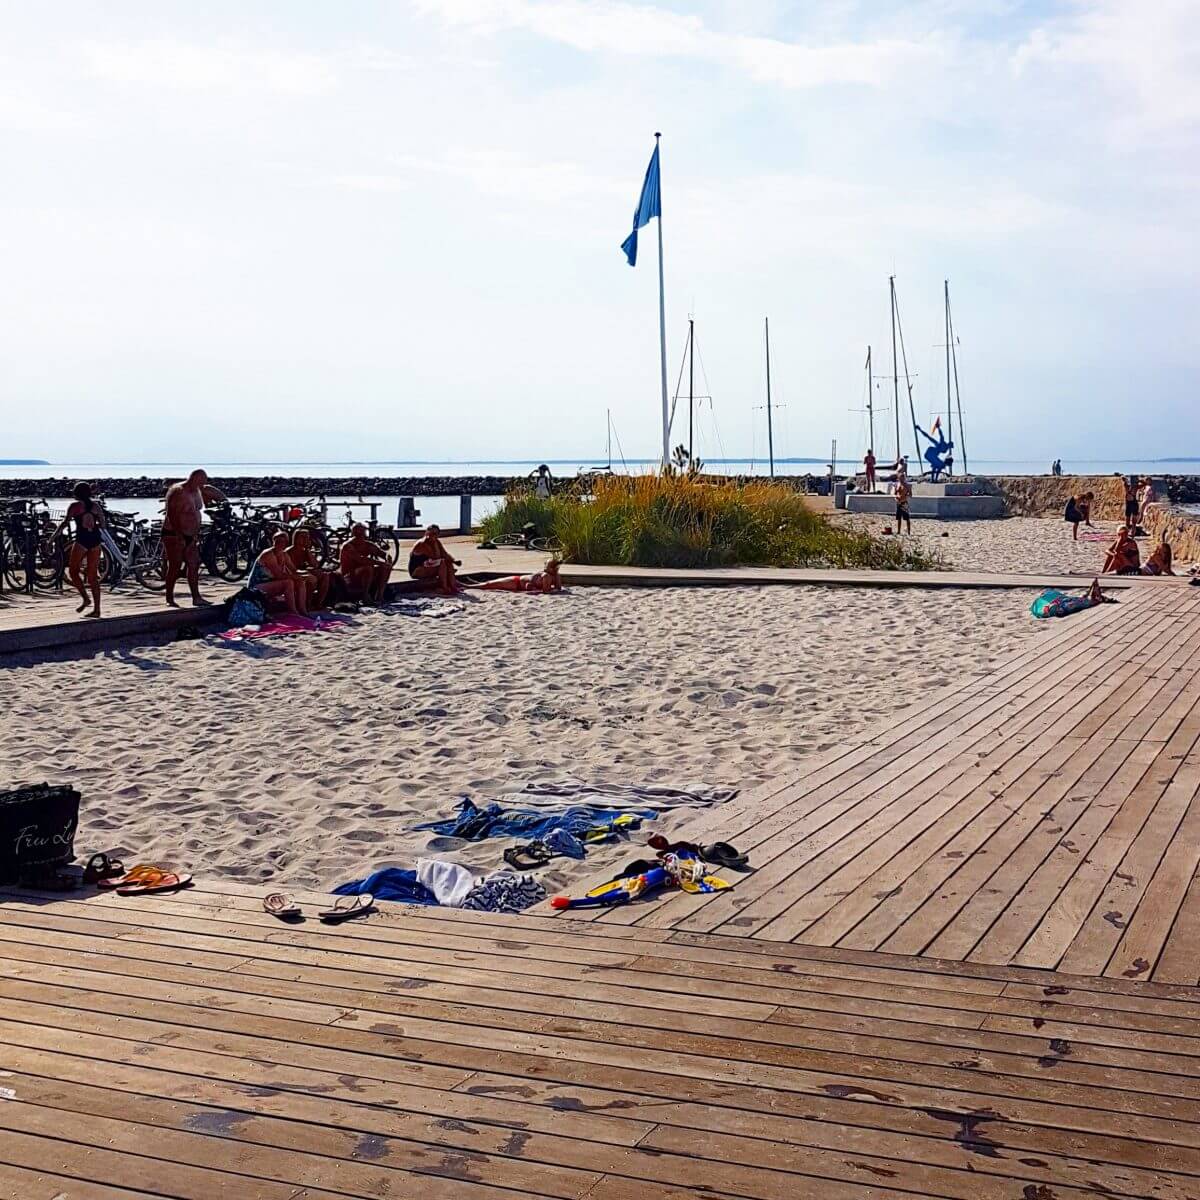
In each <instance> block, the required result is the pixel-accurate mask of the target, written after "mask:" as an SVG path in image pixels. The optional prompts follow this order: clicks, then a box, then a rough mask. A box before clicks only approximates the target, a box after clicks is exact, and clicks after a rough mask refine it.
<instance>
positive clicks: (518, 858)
mask: <svg viewBox="0 0 1200 1200" xmlns="http://www.w3.org/2000/svg"><path fill="white" fill-rule="evenodd" d="M553 857H554V851H553V850H551V849H550V847H549V846H547V845H546V843H545V842H541V841H536V842H526V843H525V844H524V845H523V846H509V848H508V849H507V850H505V852H504V861H505V862H506V863H508V865H509V866H510V867H513V868H515V869H516V870H518V871H529V870H532V868H534V867H544V866H545V865H546V864H547V863H548V862H549V861H550V860H551V859H552V858H553Z"/></svg>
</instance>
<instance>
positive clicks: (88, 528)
mask: <svg viewBox="0 0 1200 1200" xmlns="http://www.w3.org/2000/svg"><path fill="white" fill-rule="evenodd" d="M72 521H74V522H75V540H74V541H73V542H72V543H71V557H70V558H69V559H68V560H67V574H68V575H69V576H70V578H71V584H72V586H73V587H74V588H75V590H76V591H77V592H78V593H79V598H80V600H82V602H83V603H81V604H80V606H79V607H78V608H77V609H76V610H75V611H76V612H79V613H81V612H83V610H84V609H85V608H87V606H88V605H89V604H91V606H92V611H91V612H90V613H88V614H87V615H88V616H89V617H98V616H99V615H100V530H102V529H103V528H104V510H103V509H102V508H101V507H100V505H99V504H98V503H97V502H96V501H95V500H93V499H92V488H91V485H90V484H87V483H77V484H76V485H75V501H74V503H73V504H71V505H70V506H69V507H68V509H67V515H66V516H65V517H63V519H62V522H61V524H60V525H59V527H58V528H57V529H56V530H55V531H54V540H55V541H57V540H58V539H59V538H60V537H61V536H62V533H63V530H65V529H66V527H67V526H68V525H69V524H70V523H71V522H72ZM85 569H86V571H87V587H84V582H83V571H84V570H85ZM89 589H90V590H91V593H92V595H91V599H90V600H89V599H88V590H89Z"/></svg>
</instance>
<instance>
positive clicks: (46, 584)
mask: <svg viewBox="0 0 1200 1200" xmlns="http://www.w3.org/2000/svg"><path fill="white" fill-rule="evenodd" d="M66 569H67V558H66V554H65V553H64V544H63V539H62V538H56V537H53V536H47V537H43V538H40V539H39V540H38V544H37V551H36V554H35V556H34V561H33V583H34V586H35V587H39V588H41V589H42V590H43V591H52V590H54V589H56V588H61V587H62V581H63V576H64V575H65V574H66Z"/></svg>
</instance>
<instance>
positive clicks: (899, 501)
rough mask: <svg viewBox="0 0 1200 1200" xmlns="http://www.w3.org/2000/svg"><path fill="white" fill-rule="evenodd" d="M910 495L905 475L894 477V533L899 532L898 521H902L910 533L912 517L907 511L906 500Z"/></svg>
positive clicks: (910, 491) (907, 500) (910, 489)
mask: <svg viewBox="0 0 1200 1200" xmlns="http://www.w3.org/2000/svg"><path fill="white" fill-rule="evenodd" d="M911 497H912V488H911V487H910V486H909V482H908V477H907V476H899V477H897V479H896V533H897V535H898V534H899V533H900V522H901V521H903V522H904V524H905V525H906V526H907V527H908V532H909V533H912V517H911V516H909V513H908V502H909V499H910V498H911Z"/></svg>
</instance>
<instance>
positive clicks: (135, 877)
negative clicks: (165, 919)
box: [96, 863, 192, 896]
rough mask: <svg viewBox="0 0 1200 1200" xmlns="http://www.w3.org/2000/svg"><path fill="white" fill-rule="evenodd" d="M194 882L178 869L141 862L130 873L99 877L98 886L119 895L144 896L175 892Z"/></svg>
mask: <svg viewBox="0 0 1200 1200" xmlns="http://www.w3.org/2000/svg"><path fill="white" fill-rule="evenodd" d="M191 882H192V877H191V876H190V875H181V874H180V873H179V872H178V871H164V870H163V869H162V867H157V866H155V865H154V864H153V863H139V864H138V865H137V866H136V867H134V868H133V870H132V871H130V872H129V873H128V874H126V875H123V876H121V877H120V878H115V877H107V878H104V879H97V880H96V886H97V887H98V888H103V889H104V890H105V891H110V890H111V891H115V892H116V893H117V895H118V896H142V895H149V894H150V893H152V892H175V891H178V890H179V889H180V888H181V887H186V886H187V885H188V884H189V883H191Z"/></svg>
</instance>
